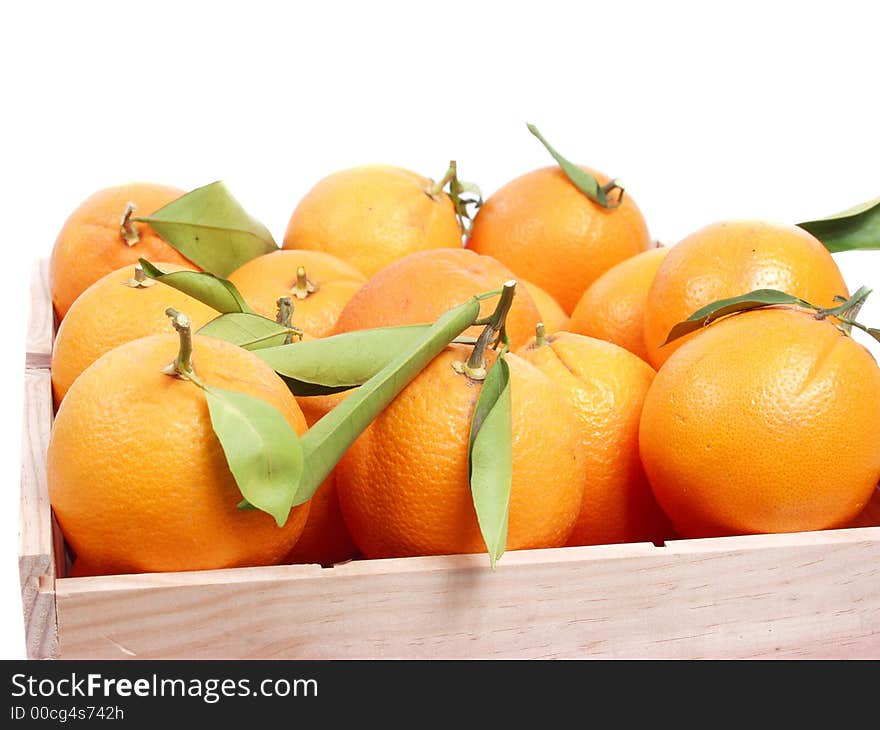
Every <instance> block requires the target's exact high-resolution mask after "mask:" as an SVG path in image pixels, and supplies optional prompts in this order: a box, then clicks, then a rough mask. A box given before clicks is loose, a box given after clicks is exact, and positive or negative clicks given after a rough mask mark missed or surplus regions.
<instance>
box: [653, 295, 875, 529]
mask: <svg viewBox="0 0 880 730" xmlns="http://www.w3.org/2000/svg"><path fill="white" fill-rule="evenodd" d="M639 440H640V448H641V456H642V463H643V464H644V466H645V471H646V473H647V475H648V479H649V481H650V482H651V486H652V488H653V490H654V494H655V495H656V497H657V500H658V501H659V503H660V505H661V506H662V507H663V509H664V511H665V512H666V513H667V514H668V515H669V517H670V518H671V519H672V523H673V525H674V526H675V528H676V531H677V532H678V533H679V534H681V535H682V536H684V537H702V536H713V535H730V534H743V533H757V532H797V531H801V530H820V529H825V528H831V527H840V526H843V525H845V524H847V523H848V522H849V521H850V520H851V519H853V517H855V516H856V515H857V514H858V513H859V511H860V510H861V509H862V508H863V507H864V506H865V503H866V502H867V501H868V499H869V498H870V496H871V494H872V492H873V490H874V486H875V485H876V484H877V482H878V479H880V369H878V368H877V364H876V363H875V362H874V359H873V358H872V357H871V355H870V353H869V352H868V351H867V350H866V349H865V348H864V347H862V346H861V345H859V344H858V343H856V342H855V341H854V340H852V339H851V338H850V337H848V336H847V335H845V334H843V333H842V332H841V331H840V330H838V329H837V327H835V325H834V324H832V323H831V322H830V321H828V320H827V319H826V320H819V319H816V318H815V317H814V316H813V315H812V313H810V312H807V311H803V310H796V309H787V308H778V309H763V310H755V311H752V312H747V313H743V314H739V315H735V316H731V317H728V318H726V319H724V320H721V321H719V322H717V323H715V324H713V325H711V326H710V327H708V328H706V329H705V330H704V331H703V332H702V333H701V334H700V336H699V337H695V338H694V339H692V340H691V341H690V342H688V343H687V344H685V345H684V346H682V347H681V348H680V349H679V350H678V351H677V352H676V353H675V354H674V355H673V356H672V357H670V358H669V360H668V361H667V362H666V364H665V365H664V366H663V367H662V368H661V369H660V371H659V372H658V373H657V377H656V378H655V379H654V383H653V385H652V386H651V389H650V390H649V392H648V396H647V398H646V399H645V407H644V409H643V411H642V421H641V427H640V432H639Z"/></svg>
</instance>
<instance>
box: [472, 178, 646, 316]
mask: <svg viewBox="0 0 880 730" xmlns="http://www.w3.org/2000/svg"><path fill="white" fill-rule="evenodd" d="M584 169H585V170H587V171H588V172H590V173H592V174H593V175H594V176H595V177H596V178H597V180H598V181H599V184H600V185H604V184H606V183H607V182H608V180H609V179H608V177H607V176H606V175H603V174H601V173H599V172H596V171H595V170H590V169H589V168H586V167H585V168H584ZM467 245H468V248H470V249H472V250H474V251H476V252H477V253H481V254H486V255H488V256H494V257H495V258H496V259H498V260H499V261H500V262H501V263H503V264H505V265H506V266H509V267H510V269H511V271H513V272H514V273H515V274H516V275H517V276H521V277H523V278H524V279H527V280H528V281H532V282H534V283H535V284H537V285H538V286H540V287H541V288H542V289H544V290H545V291H546V292H548V293H549V294H550V295H552V296H553V297H554V298H555V299H556V301H557V302H559V304H561V305H562V308H563V309H564V310H565V311H566V312H567V313H569V314H570V313H571V312H572V311H573V310H574V307H575V305H576V304H577V302H578V299H580V297H581V294H583V293H584V290H585V289H586V288H587V287H588V286H590V284H592V283H593V282H594V281H595V280H596V279H598V278H599V277H600V276H601V275H602V274H603V273H605V272H606V271H607V270H608V269H610V268H611V267H612V266H614V265H615V264H617V263H620V262H621V261H623V260H624V259H627V258H629V257H630V256H635V255H636V254H637V253H640V252H642V251H644V250H645V249H647V248H649V247H650V246H651V237H650V235H649V234H648V226H647V224H646V223H645V219H644V218H643V217H642V213H641V211H639V209H638V206H636V204H635V201H634V200H633V198H632V196H631V195H629V194H625V195H624V197H623V203H622V204H621V205H620V207H619V208H616V209H614V210H609V209H606V208H603V207H602V206H600V205H598V204H596V203H594V202H593V201H591V200H590V199H589V198H587V197H586V196H585V195H584V194H583V193H582V192H581V191H580V190H578V189H577V188H576V187H575V186H574V185H573V184H572V182H571V181H570V180H569V179H568V178H567V177H566V175H565V173H564V172H563V171H562V170H561V169H559V168H558V167H545V168H542V169H540V170H534V171H532V172H529V173H527V174H525V175H522V176H521V177H518V178H516V179H515V180H512V181H511V182H509V183H507V184H506V185H505V186H504V187H502V188H501V189H500V190H498V191H497V192H496V193H495V194H494V195H492V196H491V197H489V199H488V200H487V201H486V202H485V203H484V204H483V207H482V208H480V210H479V212H478V213H477V216H476V218H475V219H474V225H473V230H472V231H471V236H470V240H469V241H468V244H467Z"/></svg>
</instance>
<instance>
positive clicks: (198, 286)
mask: <svg viewBox="0 0 880 730" xmlns="http://www.w3.org/2000/svg"><path fill="white" fill-rule="evenodd" d="M139 261H140V265H141V268H142V269H143V270H144V273H145V274H146V275H147V276H149V277H150V278H151V279H155V280H156V281H160V282H162V283H163V284H167V285H168V286H170V287H173V288H174V289H177V290H178V291H182V292H183V293H184V294H187V295H189V296H191V297H192V298H193V299H198V300H199V301H200V302H202V303H203V304H207V305H208V306H209V307H211V309H216V310H217V311H218V312H221V313H222V314H227V313H229V312H248V313H250V314H254V313H255V312H254V310H253V309H251V308H250V306H249V305H248V303H247V302H246V301H245V300H244V297H242V295H241V293H240V292H239V291H238V289H236V288H235V285H234V284H233V283H232V282H231V281H227V280H226V279H221V278H220V277H219V276H214V274H209V273H208V272H207V271H170V272H164V271H162V270H161V269H160V268H159V267H157V266H156V265H154V264H151V263H150V262H149V261H147V260H146V259H139Z"/></svg>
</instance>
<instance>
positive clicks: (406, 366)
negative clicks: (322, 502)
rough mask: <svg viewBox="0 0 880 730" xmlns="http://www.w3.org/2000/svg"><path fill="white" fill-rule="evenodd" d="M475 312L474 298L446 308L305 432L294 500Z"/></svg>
mask: <svg viewBox="0 0 880 730" xmlns="http://www.w3.org/2000/svg"><path fill="white" fill-rule="evenodd" d="M479 315H480V301H479V299H477V297H472V298H471V299H469V300H468V301H467V302H465V303H464V304H460V305H459V306H457V307H455V308H453V309H450V310H449V311H448V312H446V313H445V314H443V315H442V316H441V317H440V318H439V319H438V320H437V321H436V322H435V323H434V324H433V325H431V326H430V327H429V328H428V329H427V330H425V331H423V332H422V333H421V334H420V335H419V336H418V337H416V338H414V340H413V341H412V342H411V343H410V344H409V345H408V346H407V347H405V348H404V349H403V350H402V351H401V352H399V353H398V354H397V355H396V356H395V357H394V359H393V360H391V361H390V362H389V363H388V364H387V365H385V366H384V367H383V368H382V369H381V370H380V371H379V372H378V373H376V374H375V375H374V376H373V377H371V378H370V379H369V380H367V382H365V383H364V384H363V385H362V386H361V387H360V388H358V390H357V391H355V392H354V393H352V394H351V395H350V396H348V398H346V399H345V400H344V401H342V402H341V403H340V404H339V405H337V406H336V407H335V408H334V409H333V410H331V411H330V412H329V413H328V414H327V415H326V416H324V417H323V418H322V419H321V420H320V421H318V422H317V423H316V424H315V425H314V426H312V427H311V428H310V429H309V430H308V431H307V432H306V434H305V436H303V438H302V446H303V454H304V455H305V469H304V471H303V477H302V480H301V482H300V486H299V489H298V491H297V494H296V499H295V501H294V504H301V503H302V502H305V501H307V500H309V499H311V497H312V495H313V494H314V493H315V490H317V488H318V487H319V486H320V485H321V482H323V481H324V479H326V478H327V475H328V474H329V473H330V472H331V471H332V470H333V467H334V466H336V463H337V462H338V461H339V460H340V459H341V458H342V455H343V454H344V453H345V452H346V451H347V450H348V448H349V446H351V445H352V444H353V443H354V441H355V439H357V437H358V436H359V435H360V434H361V433H362V432H363V430H364V429H365V428H366V427H367V426H369V425H370V422H371V421H372V420H373V419H374V418H375V417H376V416H377V415H379V413H380V412H381V411H382V410H383V409H385V408H386V407H387V406H388V404H389V403H391V401H392V400H394V398H395V397H396V396H397V394H398V393H400V391H402V390H403V389H404V388H405V387H406V385H407V384H408V383H409V382H410V381H411V380H412V379H413V378H415V377H416V375H418V374H419V373H420V372H421V371H422V370H423V369H424V368H425V366H426V365H427V364H428V363H429V362H431V360H433V359H434V358H435V357H436V356H437V355H438V354H439V353H440V352H441V351H442V350H443V348H444V347H446V345H448V344H449V343H450V342H452V340H454V339H455V338H456V337H458V335H460V334H461V333H462V332H464V330H466V329H467V328H468V327H470V326H471V325H472V324H473V323H474V322H475V321H476V319H477V318H478V317H479Z"/></svg>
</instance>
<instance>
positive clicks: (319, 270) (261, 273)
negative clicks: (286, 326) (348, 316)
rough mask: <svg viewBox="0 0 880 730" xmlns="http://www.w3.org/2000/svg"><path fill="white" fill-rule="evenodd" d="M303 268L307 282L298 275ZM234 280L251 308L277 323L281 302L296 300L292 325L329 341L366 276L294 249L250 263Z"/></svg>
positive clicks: (317, 253)
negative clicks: (281, 299)
mask: <svg viewBox="0 0 880 730" xmlns="http://www.w3.org/2000/svg"><path fill="white" fill-rule="evenodd" d="M300 269H302V273H303V274H304V276H303V277H300V276H298V272H299V270H300ZM229 280H230V281H231V282H232V283H233V284H235V286H236V287H238V290H239V291H240V292H241V294H242V296H243V297H244V298H245V301H246V302H247V303H248V304H250V305H251V306H252V307H253V308H254V309H255V310H256V311H257V312H259V313H260V314H262V315H263V316H264V317H269V318H271V319H274V318H275V314H276V311H277V307H278V299H279V297H284V296H289V297H290V298H291V299H292V301H293V324H294V325H296V326H297V327H299V328H300V329H302V330H304V331H305V332H307V333H308V334H310V335H312V337H324V336H325V335H328V334H330V332H331V331H332V329H333V326H334V325H335V324H336V320H337V319H338V318H339V314H340V312H342V308H343V307H344V306H345V304H346V302H348V300H349V299H351V298H352V296H354V294H355V292H356V291H357V290H358V289H360V288H361V286H362V285H363V283H364V282H365V281H366V280H367V277H365V276H364V275H363V274H362V273H361V272H360V271H358V270H357V269H355V268H354V267H353V266H351V265H350V264H348V263H346V262H345V261H343V260H341V259H338V258H336V257H335V256H331V255H330V254H326V253H321V252H320V251H293V250H290V251H273V252H272V253H267V254H266V255H264V256H258V257H257V258H255V259H251V260H250V261H248V262H247V263H246V264H244V265H243V266H241V267H240V268H238V269H237V270H236V271H234V272H233V273H232V274H231V275H230V276H229Z"/></svg>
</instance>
